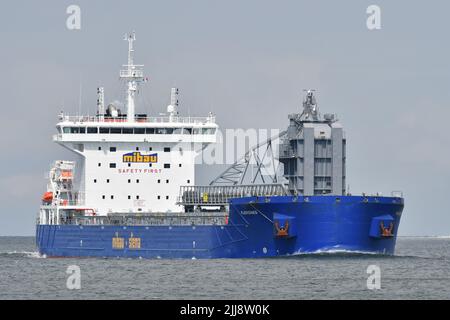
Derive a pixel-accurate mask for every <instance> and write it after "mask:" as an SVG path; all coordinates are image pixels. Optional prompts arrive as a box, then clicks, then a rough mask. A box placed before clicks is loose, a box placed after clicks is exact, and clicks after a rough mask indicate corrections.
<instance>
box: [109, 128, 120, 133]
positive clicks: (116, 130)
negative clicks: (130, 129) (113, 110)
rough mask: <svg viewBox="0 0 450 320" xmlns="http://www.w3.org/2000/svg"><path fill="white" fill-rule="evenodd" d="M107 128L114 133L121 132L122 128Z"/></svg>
mask: <svg viewBox="0 0 450 320" xmlns="http://www.w3.org/2000/svg"><path fill="white" fill-rule="evenodd" d="M109 130H110V132H111V133H114V134H120V133H122V128H110V129H109Z"/></svg>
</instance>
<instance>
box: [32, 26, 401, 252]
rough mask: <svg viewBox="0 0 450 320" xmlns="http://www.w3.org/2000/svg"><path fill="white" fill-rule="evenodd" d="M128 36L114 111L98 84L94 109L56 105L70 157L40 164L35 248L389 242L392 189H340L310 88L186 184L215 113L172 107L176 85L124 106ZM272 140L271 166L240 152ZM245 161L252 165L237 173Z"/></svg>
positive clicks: (354, 248)
mask: <svg viewBox="0 0 450 320" xmlns="http://www.w3.org/2000/svg"><path fill="white" fill-rule="evenodd" d="M135 39H136V38H135V35H134V33H131V34H129V35H127V36H126V37H125V40H127V42H128V62H127V64H126V65H124V66H123V69H122V70H121V71H120V78H121V79H122V80H123V81H124V83H125V84H126V113H123V112H122V110H121V109H120V106H118V105H117V104H109V105H107V106H106V105H105V91H104V88H102V87H100V88H98V89H97V94H98V97H97V112H96V115H94V116H80V115H77V116H70V115H66V114H64V113H61V114H60V115H59V121H58V122H57V124H56V129H57V133H56V134H55V135H54V136H53V141H55V142H56V143H57V144H59V145H61V146H63V147H65V148H66V149H68V150H70V151H71V152H73V153H74V154H76V156H77V161H68V160H58V161H55V162H54V163H53V164H52V166H51V168H50V171H49V173H48V183H47V189H46V192H45V193H44V195H43V197H42V203H41V206H40V210H39V214H38V217H37V223H36V244H37V247H38V251H39V253H40V254H41V255H44V256H47V257H131V258H162V259H169V258H186V259H197V258H199V259H201V258H264V257H282V256H291V255H298V254H311V253H318V252H320V253H322V252H327V253H334V252H350V253H352V252H358V253H375V254H386V255H392V254H394V251H395V242H396V236H397V231H398V228H399V223H400V218H401V214H402V211H403V207H404V199H403V195H402V194H401V192H394V193H393V194H392V195H391V196H382V195H381V194H375V195H366V194H361V195H351V194H349V193H348V192H347V190H346V188H345V185H346V138H345V134H344V131H343V128H342V126H341V124H340V123H339V121H338V119H337V117H336V116H335V115H334V114H325V115H322V114H321V113H319V110H318V107H317V102H316V97H315V93H314V91H313V90H308V91H307V92H306V96H305V98H304V100H303V104H302V107H303V108H302V110H301V112H298V113H293V114H291V115H289V117H288V118H289V125H288V128H287V130H285V131H281V133H280V134H278V135H277V136H275V137H271V138H270V139H268V140H267V141H266V142H265V143H260V144H258V145H257V146H255V147H252V148H250V149H249V150H247V152H246V153H245V155H244V156H243V157H242V158H240V159H239V160H237V161H236V162H235V163H233V164H232V165H230V166H229V167H228V168H227V169H226V170H225V171H224V172H222V173H221V174H220V175H219V176H218V177H216V178H214V179H212V180H211V183H209V184H208V185H197V184H196V183H195V169H196V164H195V158H196V157H197V156H198V155H199V154H201V153H202V151H203V150H204V149H205V147H207V146H208V145H212V144H215V143H216V142H217V141H216V140H217V131H218V129H219V127H218V125H217V123H216V119H215V116H214V115H213V114H211V113H210V114H208V115H207V116H205V117H191V116H181V115H180V113H179V106H180V105H179V99H178V89H177V88H172V89H171V94H170V103H169V105H168V107H167V112H166V113H165V114H164V115H160V116H151V115H147V114H138V113H136V112H135V99H136V95H137V94H138V92H139V87H140V86H141V84H142V83H144V82H146V80H147V79H146V78H145V76H144V72H143V66H142V65H137V64H135V63H134V41H135ZM275 142H278V143H279V144H278V146H279V150H278V156H277V157H276V160H277V161H279V163H281V165H282V168H283V169H282V170H283V171H282V173H281V174H277V172H274V174H273V175H268V174H267V173H266V174H263V170H262V169H263V166H264V161H262V160H261V158H260V157H258V156H255V158H254V159H256V161H254V162H251V161H250V158H251V155H255V150H257V149H258V148H261V147H263V148H266V147H267V148H266V150H268V149H269V148H270V149H271V147H272V145H274V144H275ZM274 159H275V157H274ZM274 159H273V161H274ZM250 168H251V170H250ZM250 171H253V172H254V171H256V175H255V177H254V178H251V179H248V178H247V179H246V178H244V177H245V175H246V174H248V172H250ZM258 174H259V180H258V182H257V179H256V176H257V175H258Z"/></svg>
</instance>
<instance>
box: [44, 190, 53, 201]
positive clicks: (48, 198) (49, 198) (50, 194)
mask: <svg viewBox="0 0 450 320" xmlns="http://www.w3.org/2000/svg"><path fill="white" fill-rule="evenodd" d="M52 200H53V192H49V191H48V192H46V193H44V195H43V196H42V201H44V202H52Z"/></svg>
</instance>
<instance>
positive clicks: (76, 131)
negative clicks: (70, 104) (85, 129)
mask: <svg viewBox="0 0 450 320" xmlns="http://www.w3.org/2000/svg"><path fill="white" fill-rule="evenodd" d="M70 133H80V127H70Z"/></svg>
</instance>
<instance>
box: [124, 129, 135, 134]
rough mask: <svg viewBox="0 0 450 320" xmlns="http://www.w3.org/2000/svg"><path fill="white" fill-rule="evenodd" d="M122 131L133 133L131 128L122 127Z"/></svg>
mask: <svg viewBox="0 0 450 320" xmlns="http://www.w3.org/2000/svg"><path fill="white" fill-rule="evenodd" d="M122 133H124V134H133V128H122Z"/></svg>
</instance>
